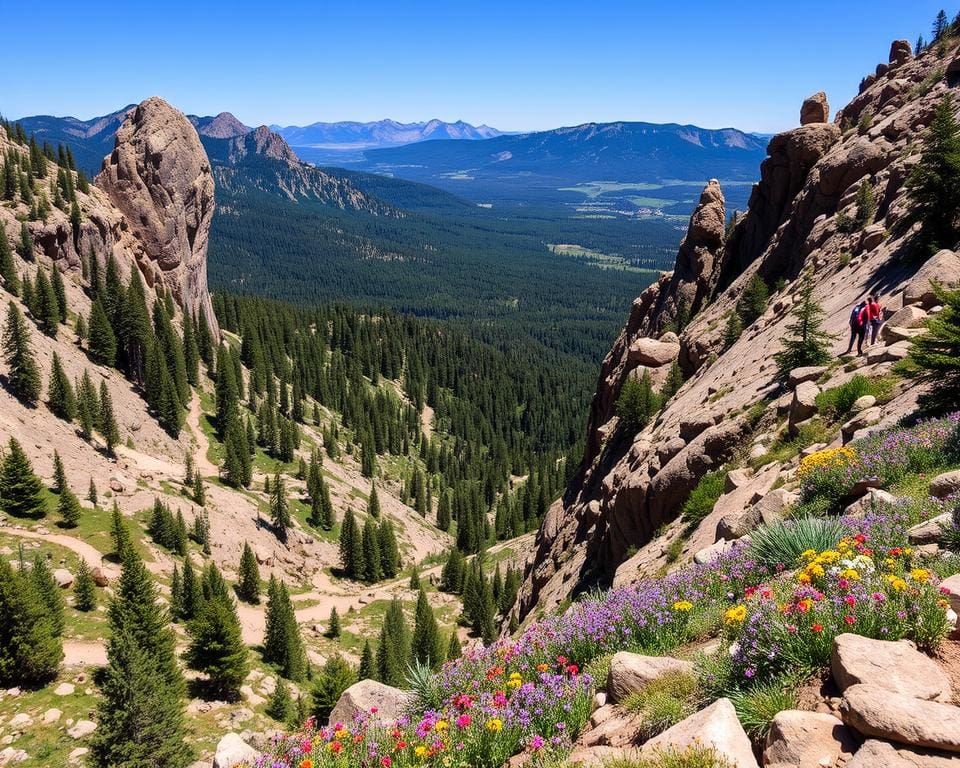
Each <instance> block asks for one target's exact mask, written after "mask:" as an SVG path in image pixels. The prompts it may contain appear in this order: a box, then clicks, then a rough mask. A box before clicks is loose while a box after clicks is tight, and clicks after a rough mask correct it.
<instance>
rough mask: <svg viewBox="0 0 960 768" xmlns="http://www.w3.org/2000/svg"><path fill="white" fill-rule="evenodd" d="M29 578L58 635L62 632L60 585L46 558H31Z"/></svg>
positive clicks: (38, 556) (62, 616)
mask: <svg viewBox="0 0 960 768" xmlns="http://www.w3.org/2000/svg"><path fill="white" fill-rule="evenodd" d="M30 580H31V581H32V582H33V586H34V588H35V589H36V590H37V594H38V595H39V596H40V600H41V601H42V602H43V607H44V610H45V611H46V612H47V615H48V616H49V617H50V622H51V624H52V625H53V631H54V632H55V633H56V634H57V635H58V636H59V635H62V634H63V625H64V615H63V598H62V597H60V587H59V586H58V584H57V581H56V579H54V578H53V571H51V570H50V566H49V565H48V564H47V560H46V558H44V557H42V556H41V555H39V554H38V555H37V556H36V557H34V559H33V567H32V568H31V569H30Z"/></svg>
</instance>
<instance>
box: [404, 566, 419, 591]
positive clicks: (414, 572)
mask: <svg viewBox="0 0 960 768" xmlns="http://www.w3.org/2000/svg"><path fill="white" fill-rule="evenodd" d="M407 586H408V587H409V588H410V589H420V569H419V568H418V567H417V564H416V563H414V564H413V568H412V569H411V571H410V583H409V584H408V585H407Z"/></svg>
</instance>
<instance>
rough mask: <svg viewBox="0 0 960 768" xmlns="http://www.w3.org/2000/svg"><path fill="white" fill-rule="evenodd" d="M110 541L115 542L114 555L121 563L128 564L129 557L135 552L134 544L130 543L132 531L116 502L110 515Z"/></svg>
mask: <svg viewBox="0 0 960 768" xmlns="http://www.w3.org/2000/svg"><path fill="white" fill-rule="evenodd" d="M110 539H111V541H112V542H113V555H114V557H115V558H116V560H117V561H118V562H120V563H123V562H126V560H127V558H128V555H129V554H130V553H131V552H132V551H133V543H132V542H131V541H130V530H129V529H128V528H127V523H126V521H124V519H123V514H122V513H121V512H120V507H118V506H117V502H116V501H114V502H113V510H112V511H111V513H110Z"/></svg>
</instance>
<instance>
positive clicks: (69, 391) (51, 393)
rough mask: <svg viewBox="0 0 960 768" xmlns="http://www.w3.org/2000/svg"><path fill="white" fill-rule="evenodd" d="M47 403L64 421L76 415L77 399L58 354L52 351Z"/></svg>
mask: <svg viewBox="0 0 960 768" xmlns="http://www.w3.org/2000/svg"><path fill="white" fill-rule="evenodd" d="M47 405H48V406H49V407H50V410H51V412H52V413H53V414H54V415H55V416H57V417H59V418H61V419H63V420H64V421H73V420H74V418H76V415H77V400H76V397H75V396H74V394H73V386H72V385H71V384H70V379H69V378H67V374H66V372H65V371H64V370H63V364H62V363H61V362H60V355H58V354H57V353H56V352H54V353H53V361H52V363H51V365H50V381H49V383H48V384H47Z"/></svg>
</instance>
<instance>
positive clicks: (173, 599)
mask: <svg viewBox="0 0 960 768" xmlns="http://www.w3.org/2000/svg"><path fill="white" fill-rule="evenodd" d="M182 615H183V577H182V576H181V575H180V566H178V565H177V564H176V563H174V564H173V574H172V575H171V576H170V620H171V621H180V618H181V616H182Z"/></svg>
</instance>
